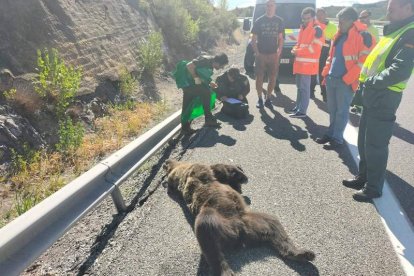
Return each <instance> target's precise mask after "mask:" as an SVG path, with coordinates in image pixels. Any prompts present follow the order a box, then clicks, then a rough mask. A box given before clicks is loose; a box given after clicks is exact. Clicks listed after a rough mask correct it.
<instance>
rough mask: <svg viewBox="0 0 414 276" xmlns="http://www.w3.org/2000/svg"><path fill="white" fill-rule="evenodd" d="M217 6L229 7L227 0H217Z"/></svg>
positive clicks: (223, 8)
mask: <svg viewBox="0 0 414 276" xmlns="http://www.w3.org/2000/svg"><path fill="white" fill-rule="evenodd" d="M218 7H219V8H220V9H222V10H227V9H228V7H229V5H228V2H227V0H219V1H218Z"/></svg>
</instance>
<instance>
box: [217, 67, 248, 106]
mask: <svg viewBox="0 0 414 276" xmlns="http://www.w3.org/2000/svg"><path fill="white" fill-rule="evenodd" d="M216 83H217V89H216V92H217V96H218V98H219V99H220V100H221V101H226V100H228V99H229V98H233V99H237V100H240V101H241V102H244V103H247V98H246V96H247V94H249V92H250V83H249V80H248V79H247V77H246V76H245V75H242V74H241V73H240V70H239V69H238V68H230V69H229V70H227V71H226V72H224V73H223V74H222V75H221V76H219V77H217V79H216Z"/></svg>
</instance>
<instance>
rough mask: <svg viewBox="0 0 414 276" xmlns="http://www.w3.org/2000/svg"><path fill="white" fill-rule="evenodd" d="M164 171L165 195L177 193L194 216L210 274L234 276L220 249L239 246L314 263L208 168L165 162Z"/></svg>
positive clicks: (308, 253) (275, 224) (276, 222)
mask: <svg viewBox="0 0 414 276" xmlns="http://www.w3.org/2000/svg"><path fill="white" fill-rule="evenodd" d="M213 168H214V166H213ZM164 169H165V170H166V172H167V175H168V180H167V181H168V190H169V192H174V191H175V192H178V193H179V194H181V195H182V196H183V198H184V200H185V202H186V203H187V206H188V207H189V209H190V211H191V213H192V214H193V215H194V216H195V225H194V231H195V234H196V237H197V240H198V243H199V245H200V248H201V251H202V253H203V255H204V257H205V259H206V261H207V263H208V264H209V266H210V268H211V269H212V272H213V275H221V276H224V275H226V276H227V275H234V272H233V271H232V270H231V268H230V267H229V265H228V263H227V261H226V260H225V258H224V253H223V250H224V249H227V248H236V247H240V246H241V245H257V244H270V245H271V246H272V247H273V248H274V249H275V250H277V251H278V252H279V253H280V254H281V256H282V257H284V258H288V259H292V260H296V261H303V262H306V261H312V260H314V258H315V253H313V252H312V251H310V250H304V249H300V248H298V247H296V245H295V244H294V243H293V242H292V240H291V239H290V238H289V236H288V235H287V233H286V231H285V230H284V228H283V226H282V225H281V223H280V222H279V220H278V219H277V218H276V217H274V216H271V215H268V214H264V213H258V212H252V211H250V210H249V209H248V207H247V205H246V203H245V202H244V199H243V197H242V196H241V195H240V194H239V193H238V192H237V191H235V190H234V189H233V188H232V187H230V186H229V185H223V183H220V182H218V181H217V180H216V177H215V174H214V172H213V169H212V167H211V166H208V165H203V164H198V163H193V164H192V163H186V162H179V161H174V160H167V162H166V163H165V165H164ZM230 181H234V182H237V181H235V180H232V179H230Z"/></svg>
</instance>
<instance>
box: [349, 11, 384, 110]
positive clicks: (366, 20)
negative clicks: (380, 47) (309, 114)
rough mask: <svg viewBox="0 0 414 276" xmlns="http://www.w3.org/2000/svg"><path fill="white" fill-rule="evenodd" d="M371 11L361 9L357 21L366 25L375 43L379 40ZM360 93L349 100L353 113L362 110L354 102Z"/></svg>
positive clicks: (357, 99)
mask: <svg viewBox="0 0 414 276" xmlns="http://www.w3.org/2000/svg"><path fill="white" fill-rule="evenodd" d="M370 17H371V12H370V11H368V10H363V11H362V12H361V13H360V14H359V21H361V23H363V24H365V25H367V27H368V29H367V31H368V32H369V33H370V34H371V35H372V36H373V37H374V38H375V43H377V42H378V41H379V32H378V29H377V28H376V27H375V26H374V25H372V24H371V20H370ZM359 97H360V95H359V94H355V96H354V99H353V100H352V102H351V106H352V108H351V112H353V113H361V111H362V107H361V106H359V105H357V104H355V103H356V102H358V101H360V99H359Z"/></svg>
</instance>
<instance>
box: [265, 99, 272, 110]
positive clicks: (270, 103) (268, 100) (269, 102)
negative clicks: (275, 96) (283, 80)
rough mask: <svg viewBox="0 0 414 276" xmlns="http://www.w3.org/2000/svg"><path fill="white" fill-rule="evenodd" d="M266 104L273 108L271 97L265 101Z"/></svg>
mask: <svg viewBox="0 0 414 276" xmlns="http://www.w3.org/2000/svg"><path fill="white" fill-rule="evenodd" d="M264 106H266V107H267V108H270V109H272V108H273V105H272V101H271V100H270V99H267V100H266V101H265V103H264Z"/></svg>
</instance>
